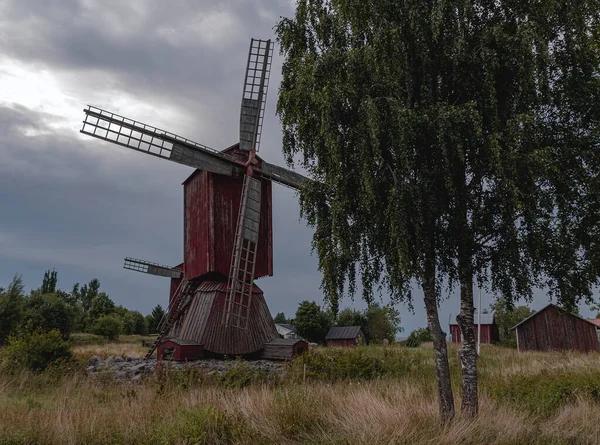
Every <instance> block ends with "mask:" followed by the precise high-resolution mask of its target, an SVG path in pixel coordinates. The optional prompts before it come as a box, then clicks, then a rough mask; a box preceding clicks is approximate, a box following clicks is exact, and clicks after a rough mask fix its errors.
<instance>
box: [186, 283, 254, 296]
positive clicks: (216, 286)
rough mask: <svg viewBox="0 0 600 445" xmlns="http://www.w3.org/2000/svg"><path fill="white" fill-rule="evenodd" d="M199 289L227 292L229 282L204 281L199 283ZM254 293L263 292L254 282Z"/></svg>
mask: <svg viewBox="0 0 600 445" xmlns="http://www.w3.org/2000/svg"><path fill="white" fill-rule="evenodd" d="M197 291H202V292H213V291H219V292H227V283H226V282H224V281H203V282H202V283H200V284H199V285H198V289H197ZM252 293H253V294H260V293H262V290H261V289H260V287H258V286H257V285H256V283H253V286H252Z"/></svg>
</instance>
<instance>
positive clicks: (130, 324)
mask: <svg viewBox="0 0 600 445" xmlns="http://www.w3.org/2000/svg"><path fill="white" fill-rule="evenodd" d="M57 284H58V274H57V272H56V271H55V270H52V271H47V272H46V273H45V274H44V278H43V280H42V284H41V286H40V287H39V288H38V289H34V290H32V291H31V292H30V293H29V294H26V292H25V286H24V285H23V280H22V277H21V276H20V275H15V277H14V278H13V280H12V282H11V283H10V284H9V285H8V287H7V288H6V289H5V288H3V287H0V320H1V323H0V345H3V344H5V343H6V342H7V340H8V338H9V337H10V336H11V335H19V334H24V333H27V332H33V331H42V332H51V331H53V330H56V331H58V332H60V334H61V336H62V337H63V338H64V339H68V338H69V336H70V335H71V333H74V332H89V333H92V334H97V335H102V336H103V337H105V338H107V339H116V338H118V337H119V335H121V334H123V335H132V334H137V335H147V334H148V333H153V332H155V331H156V329H157V326H158V323H159V321H160V319H161V318H162V316H163V315H164V310H163V309H162V307H161V306H160V305H159V306H156V307H155V308H154V309H153V311H152V313H151V314H150V315H147V316H146V317H144V316H143V315H142V314H141V313H140V312H138V311H132V310H129V309H127V308H125V307H123V306H120V305H116V304H115V303H114V302H113V301H112V299H111V298H110V297H109V296H108V294H106V293H105V292H102V291H101V290H100V281H98V280H97V279H93V280H91V281H90V282H89V283H88V284H84V285H83V286H80V284H79V283H76V284H75V285H74V286H73V287H72V289H71V292H66V291H63V290H61V289H59V288H58V286H57Z"/></svg>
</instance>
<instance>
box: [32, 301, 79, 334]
mask: <svg viewBox="0 0 600 445" xmlns="http://www.w3.org/2000/svg"><path fill="white" fill-rule="evenodd" d="M73 319H74V314H73V309H72V308H71V307H70V306H69V305H68V304H67V303H65V301H64V300H63V299H62V298H61V297H60V296H59V295H57V294H39V293H32V295H31V296H29V297H27V298H26V299H25V301H24V311H23V322H24V324H25V329H27V330H37V329H42V330H44V331H46V332H49V331H52V330H54V329H58V330H59V331H60V333H61V334H62V336H63V338H64V339H68V338H69V335H70V334H71V329H72V327H73Z"/></svg>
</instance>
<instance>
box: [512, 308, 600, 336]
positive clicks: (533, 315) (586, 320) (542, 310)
mask: <svg viewBox="0 0 600 445" xmlns="http://www.w3.org/2000/svg"><path fill="white" fill-rule="evenodd" d="M551 307H555V308H556V309H558V310H559V311H561V312H563V313H565V314H567V315H571V316H572V317H575V318H579V319H580V320H583V321H585V322H586V323H589V324H591V325H593V326H594V327H597V326H596V324H595V323H593V322H591V321H590V320H588V319H587V318H583V317H581V316H579V315H577V314H573V313H571V312H567V311H565V310H564V309H563V308H561V307H560V306H557V305H555V304H553V303H550V304H549V305H547V306H544V307H543V308H542V309H540V310H539V311H537V312H536V313H534V314H532V315H530V316H529V317H527V318H526V319H525V320H523V321H521V322H520V323H518V324H516V325H514V326H513V327H512V328H510V329H511V331H512V330H513V329H516V328H518V327H519V326H521V325H522V324H523V323H525V322H526V321H529V320H531V319H532V318H533V317H536V316H538V315H540V314H541V313H542V312H544V311H546V310H547V309H549V308H551Z"/></svg>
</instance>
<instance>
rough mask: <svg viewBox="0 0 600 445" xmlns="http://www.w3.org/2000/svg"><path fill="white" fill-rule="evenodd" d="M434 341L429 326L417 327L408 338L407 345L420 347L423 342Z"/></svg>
mask: <svg viewBox="0 0 600 445" xmlns="http://www.w3.org/2000/svg"><path fill="white" fill-rule="evenodd" d="M430 341H433V338H432V337H431V332H429V328H419V329H415V330H414V331H412V332H411V333H410V335H409V336H408V338H407V339H406V343H405V344H406V346H408V347H409V348H418V347H419V345H420V344H421V343H426V342H430Z"/></svg>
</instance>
